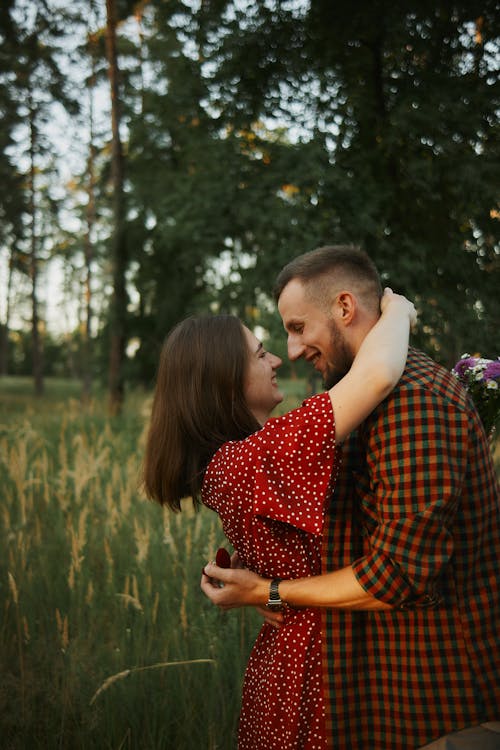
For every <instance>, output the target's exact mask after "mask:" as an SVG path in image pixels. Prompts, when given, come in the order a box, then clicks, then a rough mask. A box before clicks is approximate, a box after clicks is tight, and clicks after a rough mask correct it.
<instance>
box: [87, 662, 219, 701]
mask: <svg viewBox="0 0 500 750" xmlns="http://www.w3.org/2000/svg"><path fill="white" fill-rule="evenodd" d="M190 664H215V659H186V660H184V661H164V662H159V663H158V664H151V665H150V666H149V667H133V668H132V669H125V670H124V671H123V672H117V674H113V675H111V677H108V678H107V679H106V680H104V682H103V683H102V685H101V686H100V687H99V688H98V689H97V690H96V692H95V693H94V695H93V696H92V698H91V700H90V704H89V705H91V706H92V705H93V703H95V701H96V699H97V698H98V696H99V695H100V694H101V693H103V692H104V691H105V690H107V689H108V688H109V687H110V686H111V685H113V684H114V683H115V682H118V681H119V680H124V679H125V677H128V676H129V675H131V674H135V673H136V672H147V671H149V670H151V669H165V668H166V667H181V666H186V665H190Z"/></svg>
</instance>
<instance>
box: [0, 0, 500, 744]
mask: <svg viewBox="0 0 500 750" xmlns="http://www.w3.org/2000/svg"><path fill="white" fill-rule="evenodd" d="M0 40H1V45H0V111H1V114H2V124H1V129H0V488H1V492H0V674H1V675H2V678H1V680H0V745H1V747H2V750H26V749H27V748H29V750H32V749H33V748H37V749H38V750H54V748H58V749H59V750H103V749H108V748H109V749H111V748H113V749H115V750H117V749H118V748H121V750H173V749H175V750H201V749H203V750H234V747H235V745H236V739H235V736H236V734H235V733H236V726H237V720H238V712H239V705H240V693H241V680H242V675H243V670H244V666H245V663H246V661H247V658H248V653H249V650H250V647H251V644H252V642H253V640H254V639H255V635H256V633H257V631H258V627H259V624H260V619H259V618H258V617H257V616H256V613H255V612H253V611H251V610H248V609H247V610H239V611H236V610H235V611H232V612H229V613H221V612H219V611H218V610H217V609H216V608H215V607H213V606H212V605H211V604H210V603H209V602H208V600H207V599H205V597H203V595H202V594H201V592H200V590H199V580H200V571H201V568H202V566H203V565H204V564H205V563H206V561H207V560H209V559H213V557H214V556H215V553H216V550H217V548H218V547H219V546H223V545H227V542H225V540H224V536H223V534H222V531H221V529H220V525H219V523H218V520H217V518H216V516H215V514H213V513H211V512H210V511H209V510H208V509H206V508H204V509H202V510H201V511H200V512H199V513H198V514H195V513H193V512H192V510H191V509H190V507H189V502H188V501H186V507H185V510H184V511H183V512H182V513H181V514H176V515H172V514H170V513H168V512H166V511H165V512H162V510H161V509H160V508H159V507H158V506H155V505H153V504H152V503H149V502H146V501H145V498H144V497H143V496H142V493H141V490H140V475H141V460H142V456H143V453H144V439H145V430H146V429H147V419H148V414H149V405H150V396H151V385H152V383H153V380H154V375H155V369H156V361H157V356H158V352H159V348H160V345H161V342H162V340H163V338H164V337H165V335H166V333H167V331H168V330H169V329H170V328H171V327H172V326H173V325H174V324H175V323H176V322H177V321H178V320H179V319H180V318H183V317H184V316H186V315H187V314H190V313H193V312H200V311H202V312H207V311H218V310H221V311H226V312H227V311H229V312H233V313H236V314H238V315H240V316H241V317H242V318H243V319H244V320H245V322H246V323H247V324H248V325H250V326H252V327H254V328H255V330H256V331H258V333H259V335H260V336H261V337H262V338H263V339H264V340H265V342H266V346H267V347H269V348H270V349H271V350H272V351H275V352H276V353H277V354H279V355H280V356H281V357H282V358H283V360H284V364H283V368H282V370H281V371H280V373H282V374H283V377H282V378H280V386H281V387H283V389H284V390H285V392H286V399H285V401H284V403H283V404H282V405H281V408H282V409H289V408H292V407H293V406H295V405H297V403H299V402H300V400H301V399H302V398H303V397H304V396H305V395H306V394H307V392H308V389H310V388H311V386H312V385H314V384H312V383H310V382H309V383H308V382H307V378H308V377H309V373H308V371H307V369H304V370H303V369H301V365H300V364H295V365H293V366H292V365H290V364H289V363H287V359H286V341H285V336H284V332H283V330H282V326H281V322H280V320H279V316H278V314H277V312H276V309H275V306H274V303H273V302H272V299H271V290H272V286H273V282H274V278H275V275H276V274H277V272H278V271H279V270H280V268H281V267H282V265H283V264H284V263H286V262H287V261H288V260H289V259H290V258H292V257H293V256H295V255H297V254H299V253H302V252H304V251H306V250H310V249H312V248H314V247H317V246H319V245H322V244H325V243H344V242H348V243H359V244H361V245H362V246H363V247H364V248H365V249H366V250H367V251H368V252H369V253H370V254H371V256H372V257H373V258H374V260H375V262H376V263H377V265H378V267H379V269H380V271H381V272H382V275H383V279H384V281H385V283H387V284H389V285H391V286H393V287H394V288H395V289H397V290H398V291H402V292H404V293H405V294H407V295H408V296H409V297H411V298H412V299H413V300H415V303H416V306H417V308H418V311H419V322H418V328H417V330H416V331H415V334H414V337H413V341H414V343H415V344H416V345H418V346H420V347H422V348H423V349H425V350H426V351H427V352H429V353H430V354H431V355H432V356H434V357H435V358H436V359H437V360H438V361H440V362H441V363H443V364H444V365H446V366H447V367H451V366H452V365H453V364H454V363H455V362H456V360H457V359H458V358H459V356H460V355H461V354H462V353H464V352H465V351H467V352H469V353H471V354H474V353H481V354H482V355H483V356H485V357H489V358H496V357H497V356H498V355H499V354H500V293H499V286H500V285H499V281H500V241H499V240H500V195H499V181H498V176H499V174H500V160H499V155H500V143H499V137H498V136H499V118H498V114H499V111H500V102H499V90H500V79H499V67H500V5H499V4H498V2H497V1H496V0H482V1H481V2H479V1H478V2H474V0H462V1H460V0H456V1H455V0H433V1H432V2H430V0H418V1H417V0H415V2H409V1H408V0H401V1H400V2H394V0H370V2H368V0H359V1H358V2H357V3H352V2H345V0H259V1H254V0H185V1H184V2H180V1H179V0H149V1H147V0H142V2H131V0H2V2H1V4H0ZM33 386H34V387H33ZM125 396H126V398H125ZM491 446H492V450H493V451H494V453H493V455H494V457H495V461H496V467H497V471H498V472H499V475H500V456H499V441H498V439H497V441H496V445H495V444H494V442H493V440H492V443H491Z"/></svg>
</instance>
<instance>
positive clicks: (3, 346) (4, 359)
mask: <svg viewBox="0 0 500 750" xmlns="http://www.w3.org/2000/svg"><path fill="white" fill-rule="evenodd" d="M13 272H14V249H13V248H11V251H10V256H9V263H8V270H7V289H6V293H5V322H4V324H3V325H2V326H1V327H0V376H2V375H8V374H9V329H10V295H11V292H12V276H13Z"/></svg>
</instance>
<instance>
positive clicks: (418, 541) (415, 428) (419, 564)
mask: <svg viewBox="0 0 500 750" xmlns="http://www.w3.org/2000/svg"><path fill="white" fill-rule="evenodd" d="M468 429H469V424H468V418H467V413H466V412H465V411H462V410H460V409H457V408H456V407H454V406H452V405H450V404H449V403H447V402H446V401H445V400H444V399H442V398H439V397H438V396H436V395H435V394H433V393H432V392H430V391H427V390H425V389H424V388H420V389H411V390H408V389H404V388H402V389H401V391H400V392H399V394H398V396H397V397H395V398H394V399H388V400H387V401H386V402H384V404H382V406H381V407H379V409H378V410H377V412H376V417H375V418H374V419H373V420H370V426H369V430H368V433H367V452H366V455H367V463H368V466H367V468H368V472H367V474H366V475H365V477H363V476H360V477H359V483H358V489H357V494H358V497H359V498H360V502H361V507H362V512H363V518H364V523H365V533H366V542H367V547H368V549H369V550H370V551H369V552H368V554H366V555H365V556H364V557H362V558H360V559H358V560H356V561H355V562H354V563H353V566H352V567H353V570H354V573H355V575H356V577H357V579H358V581H359V583H360V584H361V586H362V587H363V588H364V589H365V591H367V592H368V593H370V594H371V595H372V596H374V597H376V598H378V599H381V600H383V601H385V602H387V603H388V604H392V605H393V606H396V607H401V608H408V607H413V606H415V607H419V606H433V605H435V604H436V603H438V602H439V593H438V591H437V588H438V579H439V576H440V575H441V574H442V572H443V570H444V568H445V566H446V565H447V564H448V562H449V560H450V558H451V556H452V554H453V536H452V533H451V530H450V529H451V528H452V525H453V519H454V516H455V513H456V509H457V503H458V498H459V496H460V492H461V486H462V482H463V474H464V466H465V465H466V461H467V456H466V454H467V441H468ZM363 482H364V483H366V486H365V488H364V489H363Z"/></svg>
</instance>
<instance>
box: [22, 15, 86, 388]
mask: <svg viewBox="0 0 500 750" xmlns="http://www.w3.org/2000/svg"><path fill="white" fill-rule="evenodd" d="M11 20H12V27H13V31H12V34H13V36H14V37H15V49H16V52H17V59H16V64H15V66H14V68H15V82H14V83H13V85H12V87H13V92H14V93H13V96H14V99H15V103H16V112H17V115H18V117H19V121H20V124H19V125H18V128H17V133H16V135H17V138H18V140H19V141H20V142H21V144H23V145H24V150H20V152H19V153H18V154H17V157H18V158H19V161H20V163H21V164H25V167H24V168H23V169H20V172H21V173H22V172H24V183H23V185H22V190H23V199H24V211H23V217H22V223H23V235H24V240H23V244H22V246H20V248H19V251H18V252H19V254H22V257H23V258H24V259H25V264H24V266H25V270H26V272H27V274H28V276H29V278H30V282H31V292H30V300H31V331H32V344H33V352H32V362H33V376H34V384H35V393H36V394H37V395H41V394H42V392H43V346H42V331H41V321H40V310H39V296H38V283H39V276H40V264H41V261H42V258H43V255H44V249H45V250H48V247H47V245H48V244H51V242H52V238H51V236H52V234H53V231H54V230H55V229H56V228H57V226H58V223H57V221H55V220H54V214H55V213H56V212H57V200H56V198H55V197H54V195H53V193H52V190H51V174H54V162H53V156H54V155H53V152H52V150H51V147H50V141H49V139H48V138H47V135H46V129H47V124H48V122H49V121H50V117H51V114H52V107H53V105H54V103H55V102H58V103H60V104H62V105H63V106H64V107H66V108H67V109H68V111H70V112H72V113H75V112H76V111H77V105H76V103H75V101H74V100H73V98H72V97H71V96H70V95H69V94H68V93H67V81H66V78H65V76H64V73H63V72H62V70H61V68H60V66H59V64H58V63H59V61H58V52H59V46H58V45H59V42H60V39H61V38H62V36H63V30H62V23H58V22H57V21H56V20H55V19H54V18H52V17H51V15H50V13H49V10H48V9H47V7H46V5H45V3H44V2H42V0H37V1H36V2H33V3H31V5H30V6H27V5H25V4H24V3H19V4H18V6H16V8H15V13H13V15H12V17H11ZM61 21H62V22H63V21H64V18H62V19H61ZM21 123H23V125H21ZM48 215H50V219H49V218H48Z"/></svg>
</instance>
